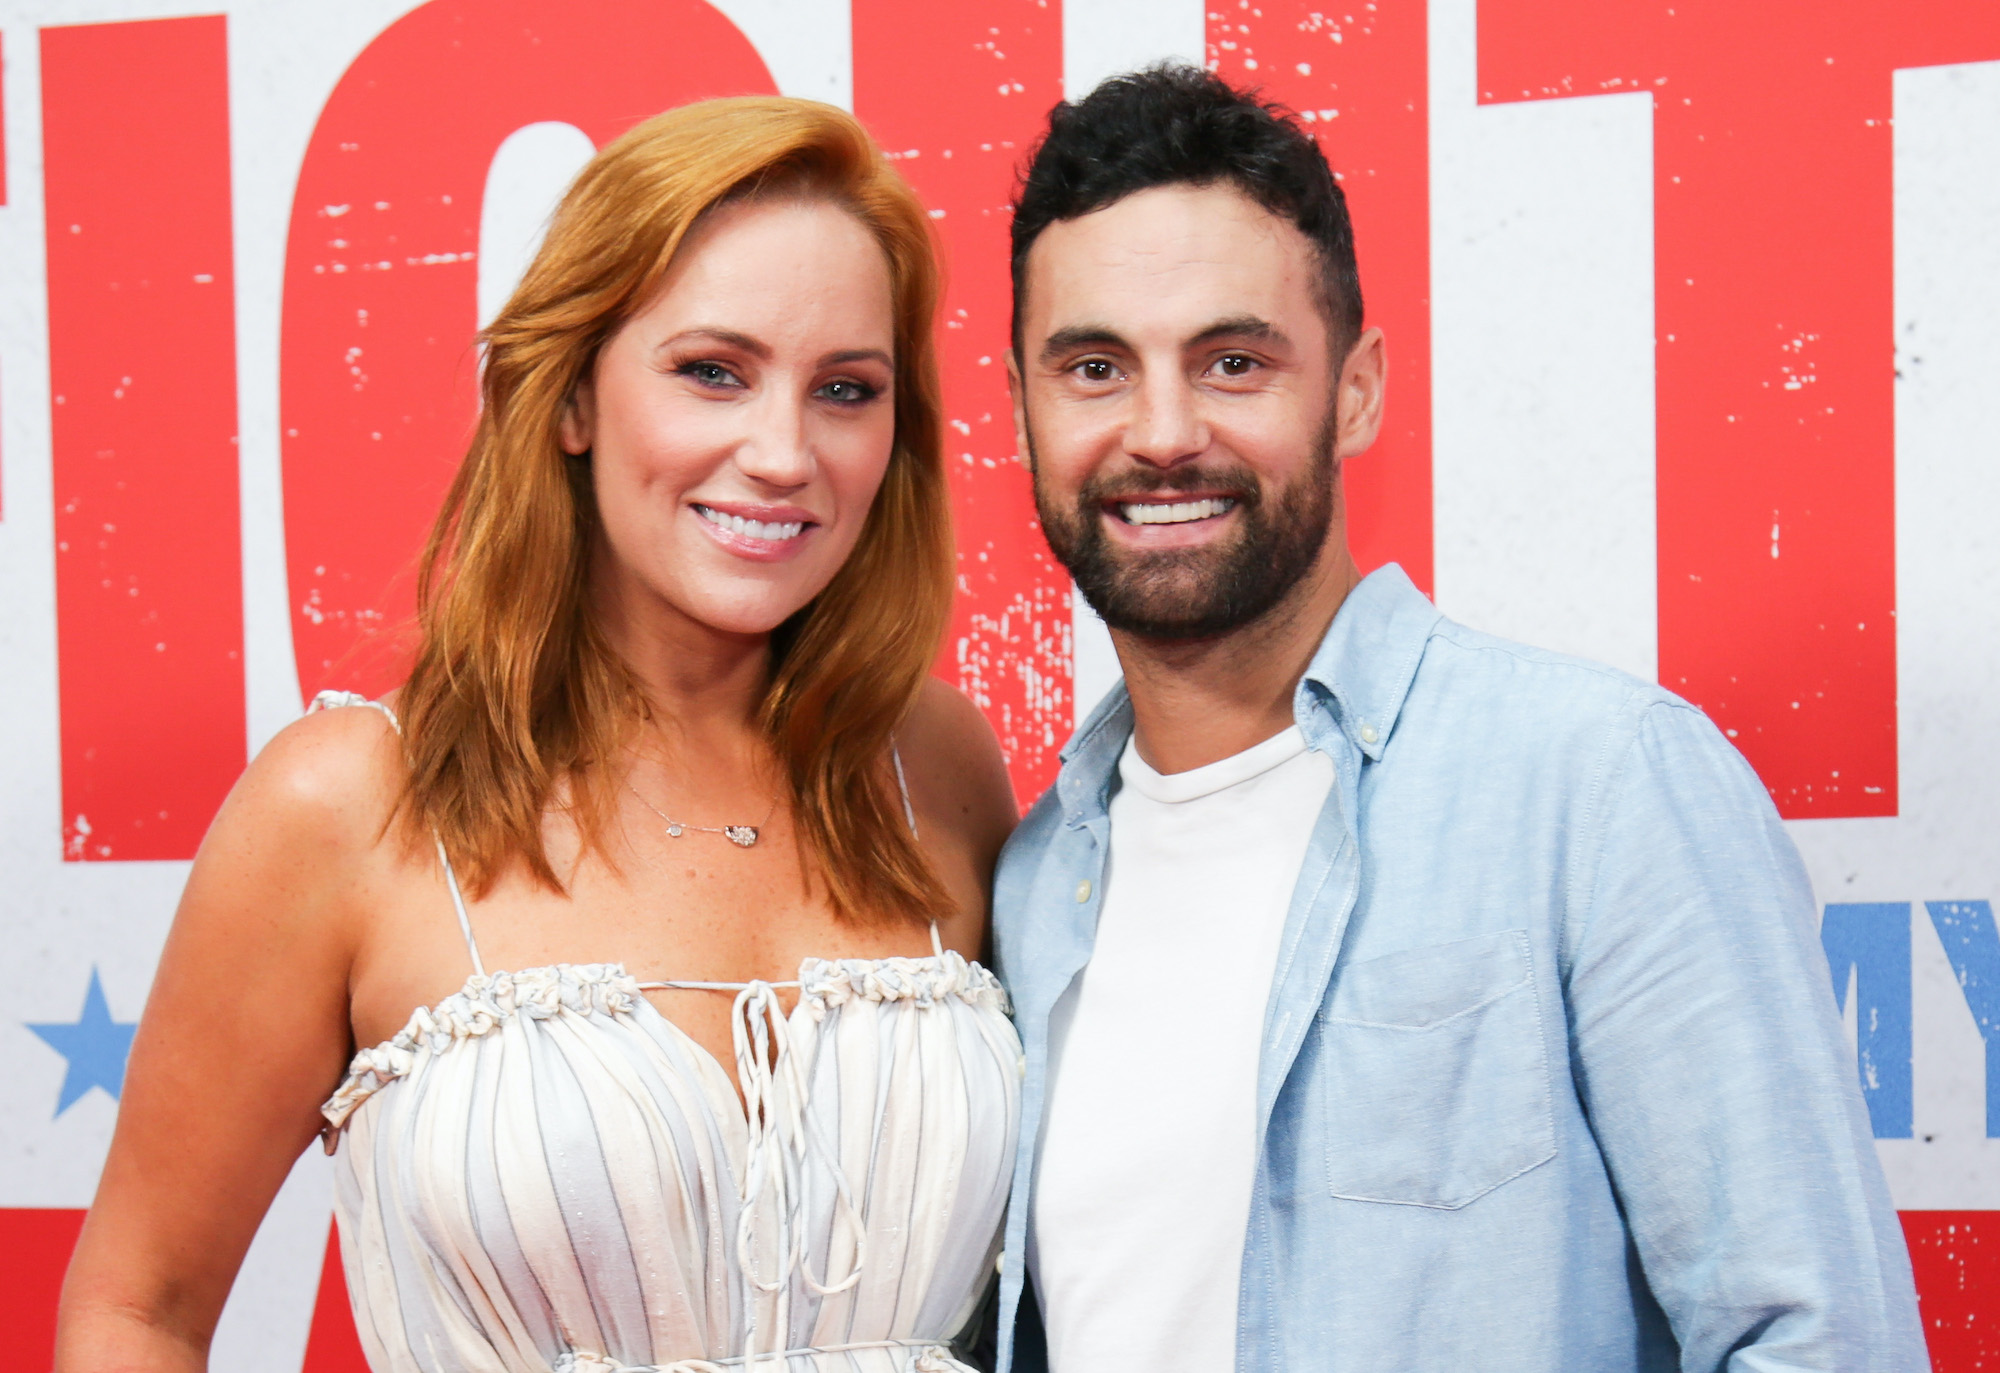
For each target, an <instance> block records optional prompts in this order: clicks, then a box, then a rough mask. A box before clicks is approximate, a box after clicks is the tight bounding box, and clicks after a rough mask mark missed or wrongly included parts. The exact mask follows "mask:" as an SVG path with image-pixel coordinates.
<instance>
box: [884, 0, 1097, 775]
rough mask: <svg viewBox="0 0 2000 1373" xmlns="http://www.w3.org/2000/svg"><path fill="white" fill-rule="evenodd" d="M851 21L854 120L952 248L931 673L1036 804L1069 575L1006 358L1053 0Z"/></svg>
mask: <svg viewBox="0 0 2000 1373" xmlns="http://www.w3.org/2000/svg"><path fill="white" fill-rule="evenodd" d="M853 25H854V109H855V113H856V114H857V115H858V116H859V117H860V118H861V119H862V121H863V122H865V123H866V124H867V125H868V127H869V128H870V130H872V131H873V132H874V134H875V136H876V137H877V138H879V139H880V140H881V141H882V145H883V146H884V147H885V148H888V149H890V150H891V151H892V153H894V154H895V155H897V156H898V157H899V158H900V163H901V167H902V170H903V173H904V175H906V176H907V177H908V178H909V179H910V183H911V185H913V186H914V187H915V188H916V190H917V193H918V194H919V195H921V196H922V197H923V198H924V203H925V204H926V205H928V206H930V207H931V213H932V216H933V218H934V220H935V221H936V223H937V226H938V229H939V231H940V233H941V235H942V237H943V240H944V250H945V258H946V269H947V274H948V287H947V291H946V295H945V311H944V320H943V324H942V334H941V344H942V348H941V353H942V363H943V371H944V394H945V414H946V419H947V421H948V426H947V428H946V430H945V441H946V446H945V454H946V459H947V462H948V465H949V467H950V469H951V473H952V477H953V479H954V487H953V490H954V511H955V519H956V521H957V529H958V569H959V578H958V605H957V608H956V610H955V611H954V613H953V618H952V625H951V630H950V632H949V633H948V634H947V635H946V638H945V643H944V651H943V654H942V655H941V657H940V659H939V662H938V675H939V676H941V677H943V678H945V679H946V680H947V681H951V682H955V683H956V684H957V685H958V686H959V688H960V689H961V690H963V691H964V692H965V693H966V694H967V695H968V696H970V697H971V698H972V699H973V700H974V701H976V702H977V703H978V704H979V705H980V707H981V708H982V709H984V710H985V712H986V715H987V718H988V719H989V720H991V721H992V723H993V727H994V729H995V730H997V731H998V732H999V735H1000V742H1001V745H1002V747H1003V748H1005V750H1006V752H1007V757H1008V762H1009V767H1010V769H1011V771H1012V774H1013V779H1014V791H1015V794H1016V795H1017V796H1019V798H1020V799H1021V801H1022V803H1023V804H1027V803H1029V802H1032V801H1033V800H1034V799H1035V798H1036V797H1037V796H1039V795H1040V794H1041V792H1042V790H1043V788H1045V787H1047V786H1048V784H1049V783H1050V782H1052V781H1054V780H1055V774H1056V766H1057V759H1056V750H1057V749H1058V748H1060V747H1061V746H1062V743H1063V741H1064V740H1065V739H1066V738H1068V736H1069V731H1070V726H1071V723H1072V717H1073V715H1074V713H1075V708H1076V707H1075V702H1074V700H1073V699H1072V687H1071V642H1070V641H1071V635H1070V604H1069V589H1070V581H1069V575H1068V574H1067V573H1066V572H1064V571H1063V569H1062V568H1061V566H1060V565H1058V564H1057V563H1056V561H1055V559H1054V558H1053V557H1051V556H1050V554H1049V551H1048V545H1047V544H1045V543H1044V542H1043V540H1042V533H1041V526H1040V524H1039V523H1038V522H1037V521H1036V519H1035V505H1034V498H1033V494H1032V491H1031V489H1030V485H1029V481H1028V474H1027V472H1026V470H1025V469H1023V468H1022V467H1021V466H1020V464H1019V463H1018V462H1016V461H1015V455H1014V428H1013V422H1012V420H1011V418H1010V410H1009V408H1008V402H1007V378H1006V372H1005V361H1004V359H1005V356H1006V350H1007V344H1008V315H1009V308H1010V304H1011V299H1012V296H1011V288H1010V286H1009V284H1008V273H1007V257H1008V249H1007V226H1008V222H1009V218H1010V212H1009V205H1010V204H1011V202H1012V200H1013V191H1014V178H1015V175H1016V171H1017V169H1018V167H1019V166H1020V164H1021V163H1022V161H1023V160H1024V159H1025V157H1026V155H1027V153H1028V151H1029V149H1031V148H1032V147H1033V146H1034V142H1035V140H1036V138H1037V137H1039V136H1040V133H1041V131H1042V128H1043V126H1044V123H1045V120H1046V117H1047V114H1048V110H1049V107H1050V106H1051V105H1053V104H1054V103H1055V102H1056V101H1058V100H1060V99H1061V98H1062V9H1061V6H1060V0H956V3H952V4H937V3H935V2H934V0H854V5H853ZM1086 704H1088V703H1086Z"/></svg>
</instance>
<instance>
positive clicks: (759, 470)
mask: <svg viewBox="0 0 2000 1373" xmlns="http://www.w3.org/2000/svg"><path fill="white" fill-rule="evenodd" d="M813 465H814V459H813V453H812V443H811V440H810V438H809V436H808V434H807V432H806V407H805V404H804V402H803V401H800V400H797V399H792V398H786V397H780V396H777V395H770V396H767V397H765V399H764V400H763V401H762V403H760V404H759V405H757V406H756V407H755V408H754V410H753V412H752V418H751V425H750V432H749V433H748V434H746V435H744V438H743V442H742V443H741V444H739V445H738V446H737V450H736V466H737V469H738V470H739V471H741V472H742V473H743V474H744V475H745V476H747V477H750V478H752V479H753V480H755V481H759V482H762V483H764V484H765V485H767V486H775V487H784V488H796V487H800V486H803V485H805V484H806V482H807V481H809V480H810V479H811V477H812V473H813Z"/></svg>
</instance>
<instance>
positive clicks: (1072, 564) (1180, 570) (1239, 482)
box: [1029, 414, 1335, 640]
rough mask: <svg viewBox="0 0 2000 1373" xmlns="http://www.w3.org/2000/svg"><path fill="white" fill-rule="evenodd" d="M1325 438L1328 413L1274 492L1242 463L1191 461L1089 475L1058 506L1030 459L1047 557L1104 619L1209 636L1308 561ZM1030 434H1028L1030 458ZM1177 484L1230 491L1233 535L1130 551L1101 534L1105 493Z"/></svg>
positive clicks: (1329, 480)
mask: <svg viewBox="0 0 2000 1373" xmlns="http://www.w3.org/2000/svg"><path fill="white" fill-rule="evenodd" d="M1333 443H1334V423H1333V416H1332V415H1331V414H1329V415H1328V416H1327V420H1326V423H1325V424H1323V425H1322V426H1321V428H1320V432H1319V433H1318V434H1317V435H1316V436H1315V438H1314V443H1313V448H1314V451H1313V457H1312V461H1311V462H1310V463H1308V464H1307V466H1306V470H1305V471H1304V472H1302V473H1300V474H1299V477H1298V479H1297V480H1295V481H1294V482H1292V484H1291V485H1289V486H1287V487H1285V488H1284V489H1283V490H1281V491H1278V492H1276V493H1275V494H1267V493H1266V492H1265V490H1264V488H1263V487H1262V485H1260V484H1259V482H1258V480H1257V477H1256V474H1254V473H1253V472H1251V471H1250V470H1249V469H1248V468H1245V467H1242V466H1237V465H1231V466H1225V467H1217V466H1197V465H1192V464H1190V465H1189V466H1186V467H1176V468H1169V469H1167V470H1165V471H1157V470H1154V469H1151V468H1138V469H1134V470H1129V471H1126V472H1123V473H1120V474H1119V475H1118V476H1116V477H1113V478H1109V479H1106V480H1102V481H1091V482H1088V483H1086V484H1085V485H1084V488H1083V489H1082V490H1081V491H1080V492H1078V493H1077V497H1076V501H1075V503H1074V505H1072V506H1069V507H1067V508H1065V507H1062V506H1058V505H1057V504H1056V503H1055V502H1054V500H1053V499H1052V496H1051V493H1050V492H1049V491H1048V490H1047V488H1046V487H1045V485H1044V484H1043V481H1042V475H1041V465H1040V464H1039V463H1036V464H1035V469H1034V470H1035V509H1036V511H1037V513H1038V514H1039V515H1040V516H1041V521H1042V532H1043V533H1044V534H1045V535H1046V536H1047V537H1048V541H1049V547H1050V548H1051V549H1052V550H1053V551H1054V553H1055V555H1056V560H1057V561H1058V562H1060V563H1061V564H1062V565H1063V566H1064V567H1066V568H1068V569H1069V574H1070V576H1072V577H1074V578H1075V579H1076V585H1077V590H1079V591H1081V592H1082V593H1083V597H1084V599H1085V600H1087V601H1089V602H1090V606H1091V609H1093V610H1095V611H1096V612H1097V613H1098V615H1099V616H1100V617H1102V619H1103V620H1104V623H1105V624H1107V625H1109V626H1110V627H1111V628H1113V629H1117V630H1122V631H1124V632H1125V633H1128V634H1136V635H1139V636H1140V637H1142V638H1147V639H1164V640H1175V639H1205V638H1212V637H1214V636H1216V635H1219V634H1226V633H1228V632H1229V631H1230V630H1233V629H1238V628H1241V627H1242V626H1244V625H1247V624H1250V623H1252V622H1253V621H1255V620H1258V619H1261V618H1262V617H1263V616H1264V615H1265V614H1267V613H1268V612H1269V611H1270V610H1271V608H1272V607H1273V606H1275V605H1277V604H1278V603H1279V602H1280V601H1281V600H1283V599H1284V598H1285V595H1286V593H1288V592H1289V591H1291V589H1292V588H1293V587H1294V586H1296V585H1297V584H1298V582H1299V580H1300V578H1302V577H1304V576H1305V575H1306V573H1308V572H1310V571H1311V570H1312V567H1313V564H1314V563H1315V562H1316V561H1317V560H1318V558H1319V555H1320V551H1321V550H1322V549H1323V548H1324V547H1325V546H1326V536H1327V531H1328V529H1329V528H1331V526H1332V523H1333V501H1334V487H1335V470H1334V460H1333ZM1033 444H1034V440H1033V438H1032V437H1031V438H1030V439H1029V448H1030V454H1029V456H1030V457H1031V458H1032V457H1033V451H1032V450H1033ZM1181 491H1189V492H1191V491H1203V492H1211V493H1212V492H1218V491H1227V492H1229V493H1231V494H1232V495H1233V496H1234V497H1235V499H1236V503H1237V504H1236V516H1237V524H1238V526H1239V528H1238V530H1237V533H1236V535H1235V537H1234V538H1231V539H1226V540H1224V541H1222V542H1221V543H1220V544H1219V545H1212V546H1209V547H1205V548H1185V549H1182V548H1174V549H1162V550H1160V551H1158V552H1153V553H1134V552H1131V551H1128V550H1124V549H1121V548H1119V547H1118V546H1117V545H1115V544H1114V543H1113V542H1112V540H1111V539H1110V538H1109V537H1108V536H1107V535H1106V534H1105V531H1104V526H1103V524H1102V523H1100V521H1101V520H1102V519H1103V518H1104V516H1103V515H1102V514H1101V512H1102V510H1103V508H1104V504H1105V502H1107V501H1113V500H1129V499H1133V498H1144V497H1147V496H1159V495H1163V494H1165V493H1168V492H1181Z"/></svg>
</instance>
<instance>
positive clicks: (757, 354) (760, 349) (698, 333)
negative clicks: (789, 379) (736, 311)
mask: <svg viewBox="0 0 2000 1373" xmlns="http://www.w3.org/2000/svg"><path fill="white" fill-rule="evenodd" d="M696 338H703V339H714V340H715V341H716V342H717V343H723V344H727V345H729V346H730V347H732V348H741V349H742V350H743V351H744V352H746V353H748V354H750V356H752V357H754V358H757V359H760V360H762V361H769V360H770V357H771V346H770V345H769V344H768V343H765V342H763V341H761V340H759V339H754V338H752V337H750V335H748V334H745V333H741V332H739V331H737V330H735V329H721V328H715V327H712V326H710V325H706V324H697V325H696V326H695V327H694V328H692V329H683V330H681V331H680V332H679V333H678V334H675V335H674V336H673V337H672V338H669V339H662V340H661V341H660V347H662V348H671V347H673V346H674V345H675V344H677V343H686V342H687V341H688V340H689V339H696Z"/></svg>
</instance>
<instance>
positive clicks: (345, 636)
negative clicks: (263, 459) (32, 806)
mask: <svg viewBox="0 0 2000 1373" xmlns="http://www.w3.org/2000/svg"><path fill="white" fill-rule="evenodd" d="M773 90H774V87H773V85H772V82H771V77H770V74H769V72H767V71H766V70H765V67H764V63H763V61H762V59H761V58H759V57H758V55H757V53H756V50H755V49H754V48H752V47H751V46H750V43H749V42H748V40H746V39H745V38H744V37H743V35H742V34H741V33H739V32H738V31H737V29H736V28H735V26H734V25H732V24H731V23H730V22H729V21H728V20H727V19H725V18H724V17H723V16H722V15H721V14H719V13H718V12H717V11H715V10H714V9H712V8H710V7H709V6H708V5H706V4H702V3H699V0H655V2H654V3H649V4H645V5H631V4H622V3H616V2H615V0H432V3H430V4H426V5H422V6H420V7H418V8H417V9H415V10H413V11H412V12H411V13H409V14H408V15H406V16H404V17H403V18H402V19H400V20H398V21H397V22H396V23H394V24H392V25H391V26H390V27H389V28H387V29H386V30H384V31H383V32H382V34H381V35H380V36H379V37H377V38H376V39H375V41H374V42H372V43H370V44H369V45H368V48H367V49H366V50H365V51H364V52H363V53H362V54H361V55H360V56H359V57H357V58H356V59H355V60H354V64H353V65H352V66H350V67H349V68H348V69H347V72H346V74H345V75H343V76H342V77H341V80H340V84H339V85H338V86H337V87H336V88H335V89H334V92H333V95H332V97H331V98H330V99H329V100H328V101H327V103H326V108H325V109H324V110H323V111H322V112H321V114H320V118H319V123H318V125H317V126H316V127H315V128H314V130H313V136H312V141H311V143H310V144H309V146H308V147H307V150H306V156H305V164H304V166H303V167H302V168H301V170H300V172H299V183H298V190H297V192H296V195H295V198H294V200H293V204H292V222H291V233H290V237H289V239H288V241H287V243H286V250H285V314H284V326H283V328H284V341H283V348H284V354H283V370H282V376H281V385H282V387H283V394H282V423H283V426H284V476H285V541H286V549H287V560H288V563H289V580H290V589H291V595H292V632H293V638H294V643H295V649H296V653H297V658H298V666H299V680H300V685H301V687H303V688H304V690H305V692H306V693H307V694H308V695H310V694H311V693H312V692H313V691H315V690H317V689H318V688H320V687H323V686H341V687H352V688H354V689H357V690H365V691H369V692H378V691H381V690H383V689H386V688H387V687H390V686H392V685H394V684H395V683H396V682H397V681H398V680H400V679H401V676H402V674H403V671H404V665H405V663H406V661H407V659H406V657H405V652H406V650H407V644H406V643H404V642H401V641H400V634H399V631H400V630H401V629H402V628H403V627H404V626H405V625H407V624H408V622H409V618H410V616H411V614H412V610H413V593H414V570H415V560H416V557H417V554H418V553H419V551H420V550H421V548H422V545H423V540H424V537H425V535H426V533H427V532H428V530H429V528H430V524H431V521H432V518H433V517H434V516H435V515H436V513H437V509H438V505H439V503H440V501H441V500H442V499H443V495H444V489H445V486H446V485H447V484H448V482H449V481H450V478H451V474H452V472H453V470H454V469H455V468H456V466H457V463H458V461H459V459H460V458H461V457H462V456H463V454H464V451H465V444H466V441H467V439H468V438H469V437H470V434H471V424H472V420H473V417H474V415H475V414H476V406H477V380H478V378H477V371H478V358H477V355H476V353H475V351H474V347H473V333H474V331H475V330H476V329H477V327H478V320H477V318H476V315H477V302H476V291H477V285H478V263H477V260H476V254H477V253H478V250H479V211H480V203H481V197H482V193H483V191H484V188H485V183H486V172H487V168H488V166H489V165H490V163H491V162H492V158H493V154H494V152H495V150H497V149H498V148H499V146H500V144H501V142H502V141H503V140H504V139H505V138H506V137H507V136H508V135H509V134H511V133H513V132H514V131H515V130H516V129H518V128H521V127H522V126H523V125H526V124H532V123H537V122H541V121H545V120H560V121H563V122H566V123H570V124H574V125H576V126H577V127H578V128H580V129H582V130H583V132H584V133H585V134H587V135H589V137H590V138H591V139H592V141H594V142H596V143H598V144H599V145H600V146H601V145H602V144H603V143H605V142H606V141H607V140H609V139H611V138H613V137H615V136H617V135H618V134H620V133H623V132H624V131H625V130H626V129H628V128H630V127H631V126H632V125H634V124H636V123H638V122H639V121H640V120H642V119H644V118H646V117H648V116H650V115H653V114H657V113H658V112H659V111H661V110H663V109H666V108H668V107H670V106H674V105H681V104H685V103H687V102H689V101H692V100H701V99H705V98H708V97H711V96H719V95H743V94H755V93H770V92H772V91H773ZM384 630H387V631H390V632H388V633H386V634H385V633H382V632H381V631H384Z"/></svg>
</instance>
